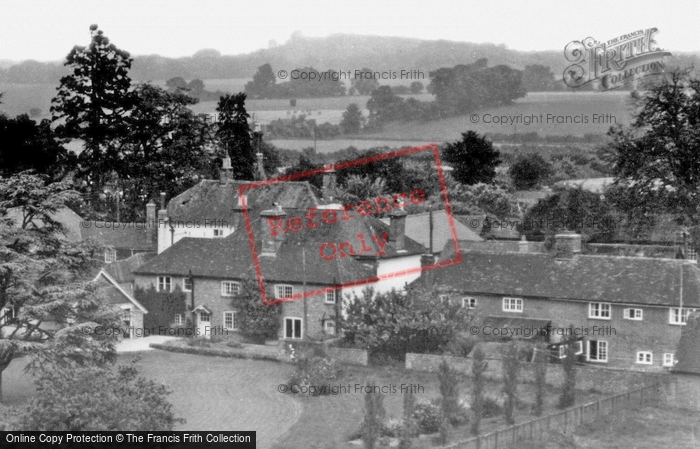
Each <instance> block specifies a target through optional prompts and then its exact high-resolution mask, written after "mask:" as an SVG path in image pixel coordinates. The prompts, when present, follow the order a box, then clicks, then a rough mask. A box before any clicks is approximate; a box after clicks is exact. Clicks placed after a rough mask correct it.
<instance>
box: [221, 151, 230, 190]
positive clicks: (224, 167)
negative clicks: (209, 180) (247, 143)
mask: <svg viewBox="0 0 700 449" xmlns="http://www.w3.org/2000/svg"><path fill="white" fill-rule="evenodd" d="M229 179H233V168H232V167H231V158H230V157H229V156H228V155H227V156H226V157H225V158H223V159H222V161H221V171H219V181H221V183H222V184H226V182H227V181H228V180H229Z"/></svg>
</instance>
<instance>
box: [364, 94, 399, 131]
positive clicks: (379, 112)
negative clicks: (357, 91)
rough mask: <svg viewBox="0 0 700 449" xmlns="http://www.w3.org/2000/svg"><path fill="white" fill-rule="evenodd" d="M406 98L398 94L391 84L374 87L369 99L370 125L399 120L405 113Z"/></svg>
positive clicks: (379, 125)
mask: <svg viewBox="0 0 700 449" xmlns="http://www.w3.org/2000/svg"><path fill="white" fill-rule="evenodd" d="M403 106H404V99H403V98H401V97H399V96H398V95H396V94H395V93H394V92H393V91H392V90H391V87H389V86H380V87H378V88H376V89H374V90H373V91H372V93H371V96H370V98H369V100H367V109H369V125H370V127H381V126H383V125H384V124H385V123H388V122H391V121H393V120H398V119H400V118H401V117H402V114H403Z"/></svg>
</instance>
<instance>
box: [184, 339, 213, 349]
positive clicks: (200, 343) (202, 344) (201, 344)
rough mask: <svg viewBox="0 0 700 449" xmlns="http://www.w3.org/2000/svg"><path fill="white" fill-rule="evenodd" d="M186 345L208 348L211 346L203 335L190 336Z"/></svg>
mask: <svg viewBox="0 0 700 449" xmlns="http://www.w3.org/2000/svg"><path fill="white" fill-rule="evenodd" d="M187 346H192V347H197V348H208V347H210V346H211V343H210V342H209V340H208V339H206V338H204V337H190V338H188V339H187Z"/></svg>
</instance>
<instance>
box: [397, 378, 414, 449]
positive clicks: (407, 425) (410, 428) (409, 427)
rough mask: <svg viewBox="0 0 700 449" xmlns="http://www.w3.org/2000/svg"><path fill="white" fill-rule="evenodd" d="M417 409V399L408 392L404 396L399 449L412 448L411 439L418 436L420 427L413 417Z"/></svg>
mask: <svg viewBox="0 0 700 449" xmlns="http://www.w3.org/2000/svg"><path fill="white" fill-rule="evenodd" d="M415 408H416V397H415V396H414V395H413V392H412V391H411V390H407V391H406V392H404V394H403V420H402V426H401V433H400V435H399V449H409V448H410V447H411V438H413V437H415V436H417V435H418V426H417V425H416V420H415V419H414V417H413V413H414V411H415Z"/></svg>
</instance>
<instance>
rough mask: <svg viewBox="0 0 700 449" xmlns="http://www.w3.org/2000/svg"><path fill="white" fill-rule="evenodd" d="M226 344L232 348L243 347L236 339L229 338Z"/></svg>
mask: <svg viewBox="0 0 700 449" xmlns="http://www.w3.org/2000/svg"><path fill="white" fill-rule="evenodd" d="M226 346H228V347H229V348H234V349H241V348H243V345H242V344H241V343H240V342H238V341H236V340H229V341H227V342H226Z"/></svg>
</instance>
